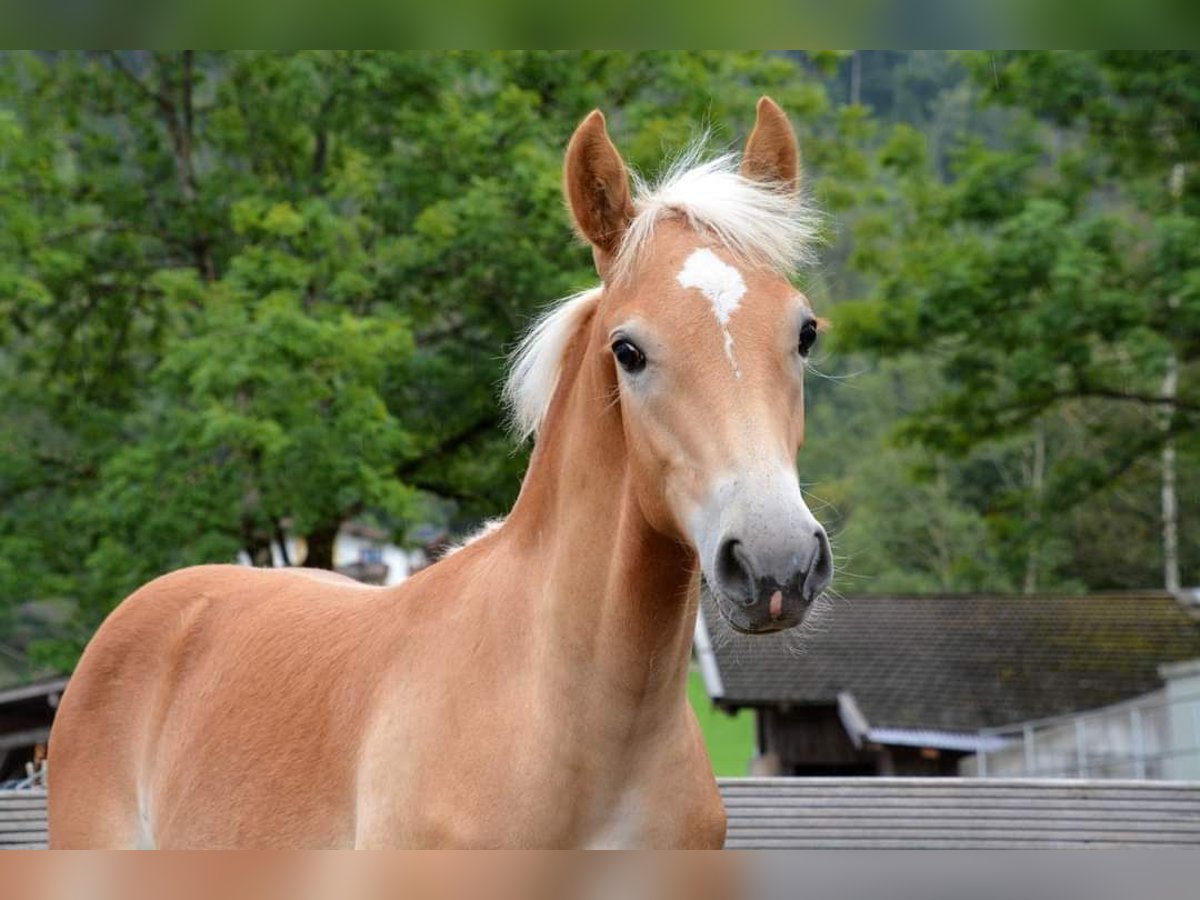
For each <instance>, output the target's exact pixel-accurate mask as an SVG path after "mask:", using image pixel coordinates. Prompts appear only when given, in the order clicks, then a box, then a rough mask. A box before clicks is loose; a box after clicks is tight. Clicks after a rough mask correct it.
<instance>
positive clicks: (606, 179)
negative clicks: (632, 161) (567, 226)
mask: <svg viewBox="0 0 1200 900" xmlns="http://www.w3.org/2000/svg"><path fill="white" fill-rule="evenodd" d="M563 189H564V192H565V193H566V195H567V203H568V204H569V205H570V207H571V215H572V216H573V217H574V218H575V227H576V228H577V229H579V233H580V234H581V235H583V237H584V238H586V239H587V240H588V242H589V243H591V245H592V247H593V248H594V250H595V256H596V267H597V268H598V269H604V268H606V266H607V264H608V262H609V261H610V260H611V258H612V256H613V255H614V254H615V253H616V252H617V249H618V248H619V247H620V246H621V238H622V237H623V236H624V234H625V229H627V228H628V227H629V223H630V221H632V220H633V200H632V199H631V198H630V196H629V174H628V173H627V172H626V171H625V163H624V162H622V161H621V154H620V153H618V152H617V148H616V147H614V146H613V143H612V141H610V140H609V138H608V131H607V130H606V129H605V127H604V114H603V113H601V112H600V110H598V109H597V110H594V111H593V112H592V113H591V114H590V115H589V116H588V117H587V118H586V119H584V120H583V122H581V123H580V125H579V127H578V128H576V129H575V133H574V134H573V135H571V143H570V144H569V145H568V146H567V159H566V162H565V164H564V166H563ZM600 274H601V276H603V275H604V272H603V271H601V273H600Z"/></svg>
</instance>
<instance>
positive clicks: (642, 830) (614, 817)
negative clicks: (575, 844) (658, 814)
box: [583, 788, 649, 850]
mask: <svg viewBox="0 0 1200 900" xmlns="http://www.w3.org/2000/svg"><path fill="white" fill-rule="evenodd" d="M646 800H647V798H646V792H645V791H643V790H642V789H640V788H632V789H627V790H625V791H624V792H623V793H622V794H621V795H620V796H619V798H618V800H617V802H616V803H615V804H613V806H612V808H611V809H610V810H608V811H607V812H606V813H605V814H603V815H602V816H601V817H600V818H599V821H598V822H597V824H595V825H593V826H592V827H591V828H589V829H588V831H589V833H588V834H587V835H586V836H585V838H584V841H583V845H584V846H585V847H586V848H587V849H589V850H629V849H636V848H638V847H644V846H645V845H646V837H647V833H648V830H649V829H648V824H649V821H648V809H647V803H646Z"/></svg>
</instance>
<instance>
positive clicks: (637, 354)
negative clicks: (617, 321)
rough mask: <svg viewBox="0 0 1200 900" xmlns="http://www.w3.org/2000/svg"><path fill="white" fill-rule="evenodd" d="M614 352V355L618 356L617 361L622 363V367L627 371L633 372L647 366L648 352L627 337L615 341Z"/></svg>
mask: <svg viewBox="0 0 1200 900" xmlns="http://www.w3.org/2000/svg"><path fill="white" fill-rule="evenodd" d="M612 352H613V356H615V357H616V358H617V362H618V363H620V364H621V368H622V369H624V370H625V371H626V372H629V373H631V374H632V373H634V372H640V371H642V369H644V368H646V354H644V353H643V352H642V351H641V350H639V349H638V348H637V345H636V344H634V343H633V341H630V340H628V339H627V338H620V339H618V340H616V341H613V345H612Z"/></svg>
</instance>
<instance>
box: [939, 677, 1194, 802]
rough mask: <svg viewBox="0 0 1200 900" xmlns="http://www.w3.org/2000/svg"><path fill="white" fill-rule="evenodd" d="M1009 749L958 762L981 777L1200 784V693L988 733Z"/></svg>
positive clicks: (1151, 698) (1159, 696)
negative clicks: (1171, 781) (1195, 782)
mask: <svg viewBox="0 0 1200 900" xmlns="http://www.w3.org/2000/svg"><path fill="white" fill-rule="evenodd" d="M983 733H984V734H988V735H992V736H995V737H997V738H1001V739H1003V740H1004V741H1005V746H1004V747H1002V748H1001V749H998V750H991V751H987V752H981V753H977V754H975V755H974V756H970V757H967V758H966V759H964V760H963V762H962V763H961V764H960V771H961V772H962V774H963V775H966V776H973V777H978V778H996V777H1006V778H1014V777H1020V778H1099V779H1106V778H1108V779H1111V778H1122V779H1137V780H1159V779H1167V780H1193V779H1200V693H1197V694H1187V695H1173V696H1170V697H1168V696H1167V695H1166V694H1165V693H1164V692H1162V691H1159V692H1156V693H1154V694H1148V695H1145V696H1143V697H1139V698H1136V699H1134V700H1129V701H1126V702H1124V703H1119V704H1116V705H1113V706H1107V707H1103V708H1101V709H1096V710H1089V711H1087V712H1081V713H1075V714H1069V715H1064V716H1059V717H1055V718H1051V719H1039V720H1034V721H1030V722H1023V723H1017V724H1015V725H1011V726H1005V727H1002V728H994V729H988V730H986V731H985V732H983Z"/></svg>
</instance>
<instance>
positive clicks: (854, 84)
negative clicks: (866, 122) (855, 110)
mask: <svg viewBox="0 0 1200 900" xmlns="http://www.w3.org/2000/svg"><path fill="white" fill-rule="evenodd" d="M861 100H862V51H861V50H852V51H851V52H850V105H851V106H858V104H859V103H860V102H861Z"/></svg>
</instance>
